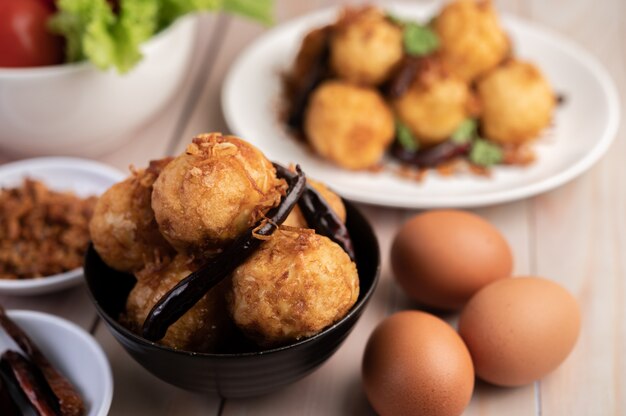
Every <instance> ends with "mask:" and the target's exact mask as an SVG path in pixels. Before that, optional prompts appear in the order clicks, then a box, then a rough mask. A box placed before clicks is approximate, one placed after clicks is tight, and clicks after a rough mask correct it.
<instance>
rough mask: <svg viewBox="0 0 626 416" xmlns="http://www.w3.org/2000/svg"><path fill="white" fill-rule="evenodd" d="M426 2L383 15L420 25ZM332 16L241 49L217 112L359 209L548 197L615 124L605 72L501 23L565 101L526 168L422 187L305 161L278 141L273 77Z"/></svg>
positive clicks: (543, 37)
mask: <svg viewBox="0 0 626 416" xmlns="http://www.w3.org/2000/svg"><path fill="white" fill-rule="evenodd" d="M436 8H437V5H436V4H434V5H433V4H430V5H428V7H424V6H423V5H420V4H396V5H393V6H390V7H386V9H387V10H390V11H391V12H392V13H394V14H396V15H398V16H402V17H406V18H413V19H415V20H421V21H423V20H425V19H426V18H427V17H428V16H431V15H432V14H433V13H434V11H435V10H436ZM337 12H338V9H337V8H333V9H327V10H323V11H321V12H317V13H314V14H310V15H306V16H303V17H301V18H298V19H296V20H293V21H291V22H289V23H286V24H284V25H280V26H278V27H277V28H275V29H273V30H271V31H269V32H268V33H266V34H265V35H264V36H262V37H261V38H259V39H258V40H256V41H255V42H254V43H253V44H251V45H250V46H249V47H248V48H247V49H246V50H245V52H244V53H242V54H241V56H240V57H239V58H238V59H237V61H236V62H235V64H234V65H233V67H232V68H231V70H230V72H229V75H228V77H227V79H226V81H225V84H224V87H223V90H222V108H223V111H224V116H225V118H226V121H227V123H228V125H229V127H230V128H231V130H232V131H233V133H235V134H237V135H240V136H242V137H244V138H245V139H247V140H249V141H251V142H252V143H254V144H255V145H256V146H258V147H259V148H260V149H261V150H262V151H263V152H265V154H266V155H268V157H270V158H271V159H272V160H275V161H278V162H282V163H289V162H297V163H300V164H301V166H302V168H303V170H304V171H305V172H306V173H307V174H309V175H310V176H312V177H314V178H317V179H320V180H322V181H324V182H326V183H328V184H329V185H330V186H331V187H332V188H334V189H335V190H336V191H337V192H339V193H340V194H341V195H342V196H344V197H346V198H348V199H351V200H354V201H359V202H365V203H371V204H377V205H385V206H394V207H406V208H435V207H475V206H482V205H489V204H496V203H501V202H506V201H512V200H516V199H520V198H525V197H528V196H531V195H536V194H538V193H541V192H545V191H548V190H550V189H553V188H555V187H557V186H560V185H562V184H564V183H565V182H567V181H569V180H571V179H573V178H575V177H576V176H578V175H580V174H581V173H582V172H584V171H585V170H587V169H589V168H590V167H591V166H592V165H593V164H594V163H595V162H596V161H597V160H598V159H599V158H600V157H601V156H602V155H603V154H604V153H605V152H606V150H607V149H608V147H609V145H610V144H611V142H612V140H613V138H614V137H615V134H616V131H617V127H618V124H619V101H618V97H617V93H616V89H615V86H614V85H613V82H612V80H611V79H610V77H609V75H608V74H607V72H606V71H605V70H604V69H603V68H602V66H601V65H600V64H599V63H598V62H597V61H596V60H595V59H594V58H593V57H592V56H591V55H590V54H588V53H587V52H585V51H584V50H582V49H581V48H580V47H578V46H576V45H575V44H573V43H572V42H570V41H568V40H567V39H564V38H562V37H561V36H559V35H557V34H555V33H552V32H550V31H548V30H546V29H543V28H540V27H537V26H535V25H534V24H531V23H528V22H525V21H523V20H520V19H518V18H514V17H511V16H503V18H502V21H503V24H504V26H505V28H506V30H507V31H508V33H509V34H510V35H511V38H512V40H513V44H514V48H515V51H516V54H517V55H518V56H519V57H520V58H522V59H525V60H529V61H531V62H534V63H535V64H536V65H538V66H539V68H540V69H541V70H542V71H543V73H544V74H545V75H546V76H547V78H548V79H549V81H550V83H551V84H552V85H553V86H554V89H555V91H557V92H558V93H561V94H564V96H565V97H566V102H565V104H564V105H562V106H560V107H559V108H558V109H557V111H556V118H555V120H554V124H555V127H554V128H552V129H551V130H550V131H549V132H546V133H545V134H544V137H543V138H542V139H541V140H539V142H538V143H537V145H536V147H535V149H536V151H537V154H538V159H537V161H536V162H535V163H534V164H533V165H532V166H530V167H526V168H522V167H497V168H495V169H493V175H492V176H491V177H490V178H483V177H479V176H476V175H471V174H458V175H456V176H453V177H441V176H438V175H437V174H436V173H429V175H428V176H427V178H426V179H425V180H424V181H423V182H422V183H417V182H414V181H411V180H407V179H403V178H401V177H399V176H397V175H394V174H393V173H390V172H382V173H370V172H351V171H347V170H343V169H340V168H337V167H335V166H333V165H332V164H330V163H329V162H326V161H324V160H322V159H321V158H319V157H317V156H315V155H313V154H312V153H311V152H310V151H308V150H307V149H306V148H305V147H304V146H303V145H301V144H299V143H297V142H296V141H295V140H294V139H292V138H291V137H289V136H288V134H287V133H286V130H285V128H284V127H283V126H282V125H281V123H280V122H279V121H278V117H277V103H278V100H279V95H280V77H279V74H280V72H281V71H284V70H285V69H287V68H289V66H290V65H291V63H292V62H293V59H294V57H295V54H296V52H297V50H298V48H299V46H300V42H301V39H302V38H303V37H304V35H305V34H306V33H307V32H308V31H309V30H311V29H312V28H315V27H318V26H321V25H323V24H325V23H329V22H332V21H333V20H334V19H335V18H336V16H337Z"/></svg>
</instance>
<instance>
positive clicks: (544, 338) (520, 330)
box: [459, 277, 580, 386]
mask: <svg viewBox="0 0 626 416" xmlns="http://www.w3.org/2000/svg"><path fill="white" fill-rule="evenodd" d="M579 331H580V311H579V308H578V304H577V303H576V299H574V297H573V296H572V295H571V294H570V293H569V292H568V291H567V290H565V289H564V288H563V287H561V286H559V285H558V284H556V283H554V282H552V281H550V280H547V279H542V278H538V277H518V278H513V279H505V280H499V281H497V282H494V283H492V284H490V285H489V286H486V287H485V288H483V289H482V290H480V291H479V292H478V293H477V294H476V295H475V296H474V297H473V298H472V299H471V300H470V301H469V302H468V304H467V305H466V306H465V309H464V310H463V312H462V313H461V318H460V320H459V333H460V334H461V337H463V340H464V341H465V343H466V344H467V347H468V349H469V351H470V353H471V354H472V359H473V361H474V366H475V368H476V375H477V376H478V377H480V378H482V379H483V380H485V381H488V382H490V383H493V384H497V385H501V386H520V385H524V384H528V383H531V382H533V381H534V380H537V379H540V378H542V377H543V376H545V375H546V374H548V373H549V372H551V371H552V370H554V369H555V368H556V367H558V366H559V364H561V363H562V362H563V360H565V358H566V357H567V356H568V355H569V353H570V352H571V351H572V349H573V348H574V345H575V343H576V339H577V338H578V333H579Z"/></svg>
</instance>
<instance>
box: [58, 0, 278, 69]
mask: <svg viewBox="0 0 626 416" xmlns="http://www.w3.org/2000/svg"><path fill="white" fill-rule="evenodd" d="M119 3H120V7H119V12H117V13H116V12H114V11H113V10H112V8H111V5H110V4H109V2H107V0H58V2H57V7H58V9H59V11H58V12H57V13H56V14H55V15H54V16H53V17H52V18H51V19H50V22H49V26H50V29H51V30H52V32H54V33H58V34H60V35H62V36H64V37H65V40H66V45H67V48H66V50H67V52H66V53H67V61H68V62H77V61H81V60H84V59H88V60H90V61H91V62H92V63H93V64H94V65H96V66H98V67H99V68H101V69H108V68H110V67H115V68H117V70H118V71H119V72H120V73H124V72H127V71H129V70H130V69H132V68H133V67H134V66H135V65H136V64H137V63H138V62H139V61H140V60H141V58H142V55H141V51H140V46H141V44H142V43H144V42H145V41H147V40H148V39H150V38H151V37H152V36H154V35H155V34H156V33H157V32H159V31H160V30H163V29H165V28H166V27H168V26H169V25H171V24H172V23H173V22H174V21H175V20H176V19H178V18H179V17H181V16H184V15H186V14H189V13H195V12H201V11H216V10H224V11H226V12H229V13H236V14H240V15H243V16H247V17H250V18H253V19H256V20H259V21H261V22H262V23H265V24H269V23H271V22H272V16H271V10H272V5H273V0H120V2H119Z"/></svg>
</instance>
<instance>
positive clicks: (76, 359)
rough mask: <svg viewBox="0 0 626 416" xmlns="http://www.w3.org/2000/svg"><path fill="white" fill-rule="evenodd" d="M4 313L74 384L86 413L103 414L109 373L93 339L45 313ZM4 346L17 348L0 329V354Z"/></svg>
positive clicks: (108, 393) (109, 395) (108, 402)
mask: <svg viewBox="0 0 626 416" xmlns="http://www.w3.org/2000/svg"><path fill="white" fill-rule="evenodd" d="M7 315H8V316H9V317H10V318H11V319H12V320H13V321H15V323H16V324H17V325H18V326H19V327H20V328H22V330H23V331H24V332H25V333H26V334H27V335H28V337H29V338H31V339H32V340H33V342H34V343H35V344H37V346H38V347H39V349H41V351H42V352H43V354H44V355H45V356H46V358H48V360H49V361H50V363H51V364H52V365H53V366H54V367H55V368H56V369H57V370H59V371H60V372H61V373H62V374H63V375H64V376H65V377H67V379H68V380H69V381H70V382H71V383H72V384H73V385H74V387H76V389H77V390H78V391H79V393H80V395H81V397H82V398H83V401H84V402H85V406H86V409H87V413H86V416H106V415H107V414H108V411H109V408H110V407H111V400H112V399H113V375H112V373H111V367H110V366H109V362H108V360H107V358H106V355H105V354H104V352H103V351H102V348H101V347H100V346H99V345H98V343H97V342H96V340H95V339H94V338H93V337H92V336H91V335H89V334H88V333H87V332H85V331H84V330H83V329H82V328H80V327H78V326H77V325H75V324H73V323H71V322H69V321H67V320H65V319H62V318H58V317H56V316H53V315H49V314H46V313H41V312H33V311H23V310H10V311H7ZM7 349H12V350H15V351H18V352H21V350H20V348H19V347H18V346H17V345H16V344H15V343H14V342H13V340H12V339H11V337H9V335H7V334H6V333H5V332H4V331H3V330H2V329H0V354H2V353H3V352H4V351H6V350H7Z"/></svg>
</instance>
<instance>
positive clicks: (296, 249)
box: [228, 229, 359, 347]
mask: <svg viewBox="0 0 626 416" xmlns="http://www.w3.org/2000/svg"><path fill="white" fill-rule="evenodd" d="M358 296H359V276H358V274H357V270H356V266H355V264H354V263H353V262H352V261H351V260H350V258H349V257H348V255H347V254H346V253H345V252H344V251H343V249H342V248H341V247H339V245H337V244H336V243H334V242H332V241H331V240H329V239H328V238H327V237H324V236H321V235H318V234H315V233H314V232H313V230H305V229H299V230H278V231H276V232H275V233H274V235H273V236H272V237H271V238H270V239H269V240H267V241H265V242H264V243H263V244H262V245H261V247H260V248H259V250H257V251H256V252H255V253H254V254H253V255H252V256H251V257H250V259H248V260H247V261H246V262H245V263H244V264H242V265H241V266H240V267H238V268H237V269H236V270H235V272H234V273H233V276H232V291H230V292H229V294H228V306H229V310H230V313H231V316H232V317H233V320H234V321H235V323H236V325H237V326H238V327H239V329H241V330H242V331H243V333H244V334H246V335H247V336H248V337H249V338H251V339H253V340H254V341H255V342H257V344H259V345H260V346H263V347H271V346H277V345H282V344H285V343H287V342H291V341H293V340H298V339H301V338H304V337H310V336H312V335H315V334H317V333H318V332H320V331H321V330H322V329H324V328H326V327H327V326H329V325H331V324H333V323H334V322H336V321H338V320H339V319H341V318H342V317H343V316H345V314H346V313H347V312H348V310H350V308H351V307H352V305H353V304H354V303H355V302H356V300H357V298H358Z"/></svg>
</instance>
